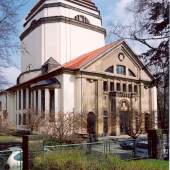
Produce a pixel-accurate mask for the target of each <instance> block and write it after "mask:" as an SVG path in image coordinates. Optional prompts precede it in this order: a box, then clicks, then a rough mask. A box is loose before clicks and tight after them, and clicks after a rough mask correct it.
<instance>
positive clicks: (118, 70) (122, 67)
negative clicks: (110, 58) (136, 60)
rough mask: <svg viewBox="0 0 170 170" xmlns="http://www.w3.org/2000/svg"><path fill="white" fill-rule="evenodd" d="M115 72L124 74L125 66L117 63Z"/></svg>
mask: <svg viewBox="0 0 170 170" xmlns="http://www.w3.org/2000/svg"><path fill="white" fill-rule="evenodd" d="M116 72H117V74H123V75H126V67H125V66H122V65H117V68H116Z"/></svg>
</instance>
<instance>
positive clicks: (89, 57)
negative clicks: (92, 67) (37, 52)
mask: <svg viewBox="0 0 170 170" xmlns="http://www.w3.org/2000/svg"><path fill="white" fill-rule="evenodd" d="M120 43H122V41H120V40H119V41H115V42H113V43H111V44H108V45H106V46H104V47H101V48H98V49H96V50H94V51H92V52H90V53H87V54H84V55H82V56H80V57H77V58H75V59H73V60H71V61H70V62H68V63H66V64H64V65H63V67H64V68H69V69H80V68H81V67H82V66H84V65H86V64H88V63H89V62H91V61H93V60H95V59H97V58H98V57H99V56H100V55H102V54H103V53H105V52H107V51H108V50H110V49H112V48H113V47H115V46H117V45H118V44H120Z"/></svg>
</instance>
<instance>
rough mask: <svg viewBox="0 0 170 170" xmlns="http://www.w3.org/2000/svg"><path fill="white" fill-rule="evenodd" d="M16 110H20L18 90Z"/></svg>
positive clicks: (17, 93)
mask: <svg viewBox="0 0 170 170" xmlns="http://www.w3.org/2000/svg"><path fill="white" fill-rule="evenodd" d="M16 96H17V97H16V102H17V103H16V110H17V111H18V110H19V91H18V90H17V92H16Z"/></svg>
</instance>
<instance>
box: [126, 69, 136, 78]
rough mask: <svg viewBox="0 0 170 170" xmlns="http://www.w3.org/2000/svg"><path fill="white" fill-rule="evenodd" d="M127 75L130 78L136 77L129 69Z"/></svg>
mask: <svg viewBox="0 0 170 170" xmlns="http://www.w3.org/2000/svg"><path fill="white" fill-rule="evenodd" d="M128 75H129V76H132V77H136V75H135V73H134V72H133V71H132V70H130V69H128Z"/></svg>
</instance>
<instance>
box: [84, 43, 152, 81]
mask: <svg viewBox="0 0 170 170" xmlns="http://www.w3.org/2000/svg"><path fill="white" fill-rule="evenodd" d="M121 66H122V69H123V67H125V70H126V74H125V75H123V74H118V72H119V71H117V70H119V69H120V70H121ZM118 67H120V68H118ZM81 69H83V70H86V71H89V72H97V73H104V74H109V75H113V76H120V77H126V78H132V79H142V80H145V81H152V79H153V76H152V75H151V74H150V72H149V71H148V70H147V69H146V68H145V66H144V65H143V64H142V62H141V61H140V60H139V59H138V58H137V56H136V55H135V54H134V52H133V51H132V50H131V49H130V47H129V46H128V45H127V44H126V42H125V41H123V42H122V43H121V44H119V45H118V46H116V48H112V49H110V51H107V52H106V53H103V54H101V55H100V56H99V57H98V58H96V59H95V60H92V61H91V62H89V63H87V64H86V65H85V66H83V67H82V68H81ZM109 69H110V70H109ZM112 70H113V72H112Z"/></svg>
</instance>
